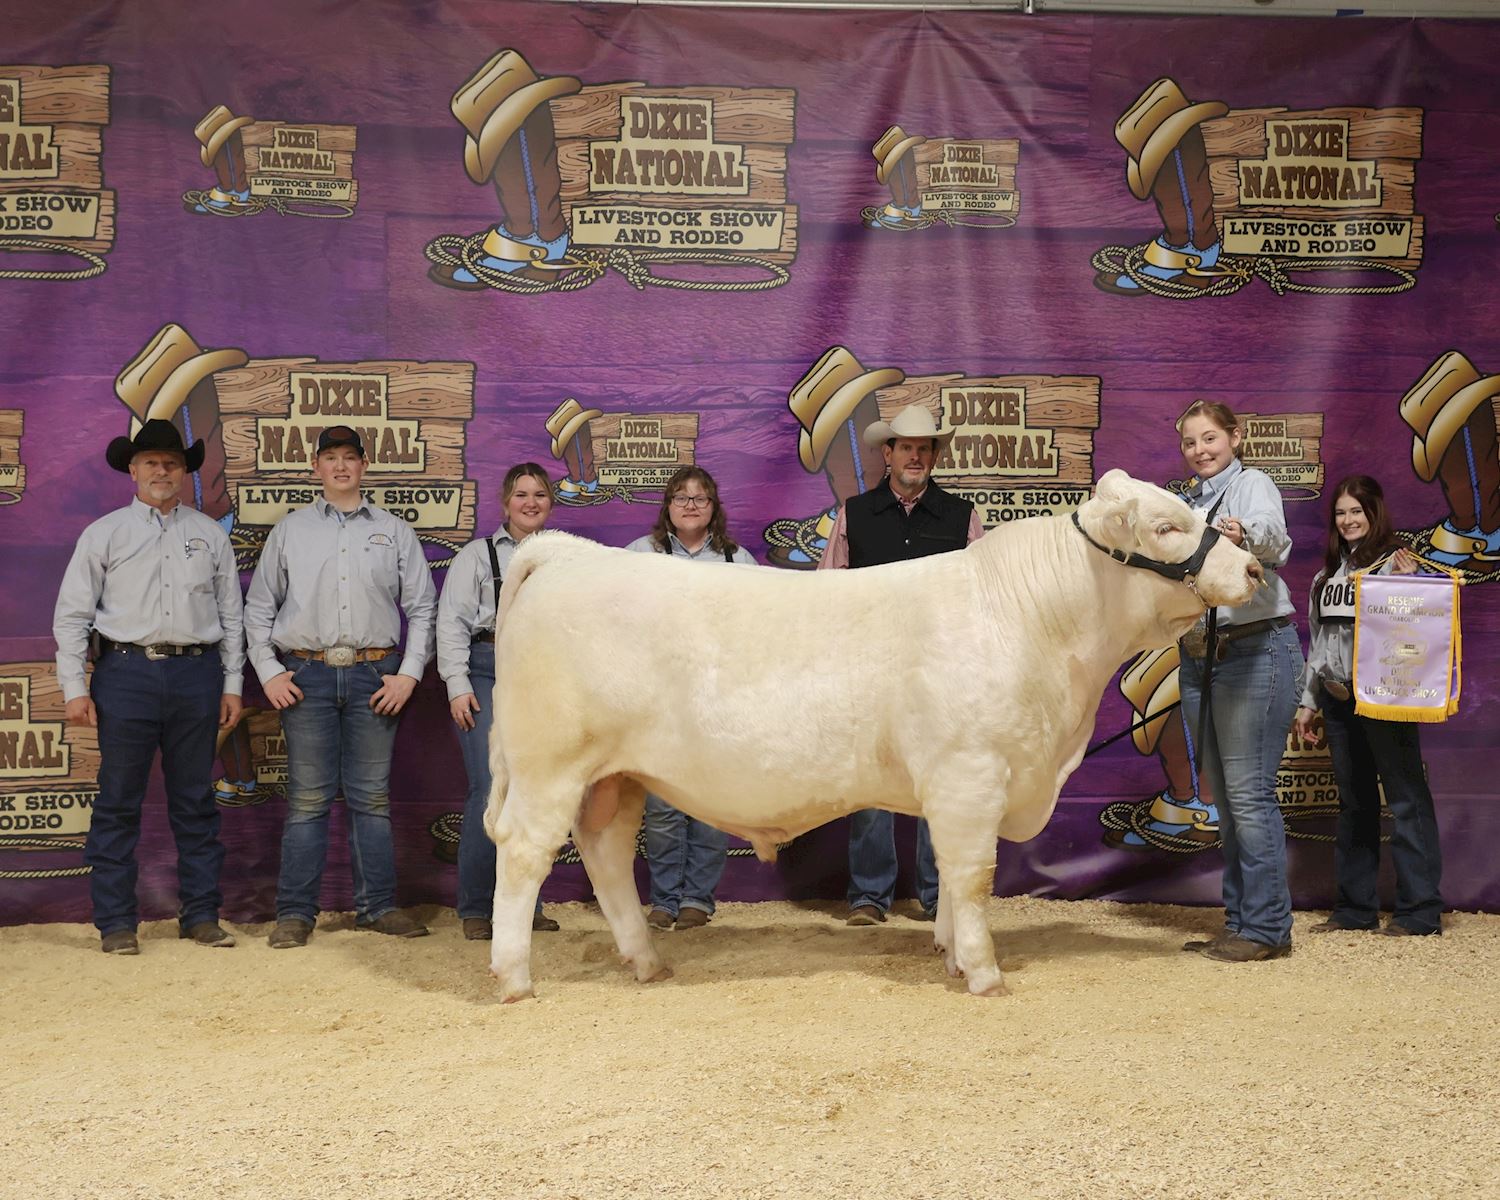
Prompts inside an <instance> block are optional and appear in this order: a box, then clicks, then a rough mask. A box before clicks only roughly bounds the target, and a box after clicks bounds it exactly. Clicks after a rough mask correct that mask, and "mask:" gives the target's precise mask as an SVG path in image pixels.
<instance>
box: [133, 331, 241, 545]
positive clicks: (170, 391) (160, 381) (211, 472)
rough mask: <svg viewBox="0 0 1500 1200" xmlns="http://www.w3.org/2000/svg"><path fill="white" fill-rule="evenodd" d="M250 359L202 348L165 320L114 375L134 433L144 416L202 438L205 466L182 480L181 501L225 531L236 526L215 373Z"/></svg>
mask: <svg viewBox="0 0 1500 1200" xmlns="http://www.w3.org/2000/svg"><path fill="white" fill-rule="evenodd" d="M249 361H250V360H249V356H248V355H246V353H245V352H244V351H243V350H235V349H228V350H204V349H203V348H202V347H200V346H199V345H198V343H197V342H195V341H194V340H193V338H192V335H191V334H189V333H188V331H187V330H186V329H184V328H183V327H182V326H181V325H174V324H170V323H169V324H166V325H163V326H162V327H161V329H160V330H158V331H157V334H156V336H155V337H154V338H152V339H151V341H150V342H148V343H147V344H146V346H145V348H144V349H142V350H141V352H140V353H139V354H137V355H136V356H135V358H133V359H132V360H131V361H130V362H129V363H127V364H126V365H125V368H124V369H123V370H122V371H121V372H120V375H119V377H118V378H117V379H116V380H115V395H117V396H118V397H119V398H120V400H121V402H122V403H123V404H124V405H125V407H126V408H128V409H129V410H130V412H131V418H132V419H131V423H130V432H131V435H132V436H134V434H135V433H136V431H137V430H139V429H140V427H141V426H142V425H144V424H145V423H146V422H147V421H151V420H158V419H159V420H164V421H171V422H172V424H173V425H175V426H176V427H177V428H178V430H179V431H180V432H181V433H182V440H183V444H184V445H188V446H191V445H192V444H193V442H194V441H196V440H198V439H200V438H201V439H202V441H203V445H204V457H203V466H202V467H200V468H199V469H198V471H196V472H195V473H193V474H190V475H188V476H187V477H186V478H185V479H184V480H183V481H182V502H183V503H184V504H190V505H192V506H193V507H194V508H196V509H198V510H199V511H200V512H201V513H203V515H204V516H206V517H212V518H213V519H214V520H215V521H218V522H219V524H221V525H222V526H223V527H224V531H225V532H226V533H228V532H230V531H231V530H232V529H233V527H234V509H233V506H232V504H231V502H230V495H229V484H228V481H227V479H226V478H225V467H226V465H227V462H228V460H227V458H226V455H225V452H224V427H223V424H222V422H221V421H220V417H219V393H218V390H217V388H215V386H214V381H213V374H214V372H215V371H222V370H225V369H227V368H230V367H242V366H244V365H245V364H246V363H247V362H249Z"/></svg>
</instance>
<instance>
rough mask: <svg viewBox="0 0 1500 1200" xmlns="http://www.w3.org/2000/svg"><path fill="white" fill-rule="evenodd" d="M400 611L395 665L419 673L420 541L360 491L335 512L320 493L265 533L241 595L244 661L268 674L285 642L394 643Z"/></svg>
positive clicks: (428, 603)
mask: <svg viewBox="0 0 1500 1200" xmlns="http://www.w3.org/2000/svg"><path fill="white" fill-rule="evenodd" d="M398 606H399V607H398ZM402 612H404V613H405V614H406V652H405V654H404V655H403V656H402V659H401V668H400V670H401V674H403V675H410V676H411V677H412V678H413V679H421V678H422V672H423V670H424V669H425V668H426V666H427V662H428V660H429V659H430V658H431V657H432V638H433V632H432V631H433V623H434V620H435V618H436V616H437V589H436V588H434V587H433V585H432V572H431V571H430V570H428V567H427V558H426V556H425V555H424V554H423V553H422V544H421V543H420V542H419V541H417V535H416V534H415V533H413V532H412V530H411V526H410V525H408V524H407V523H406V522H405V521H403V520H401V519H400V518H399V517H397V516H395V515H394V514H392V513H389V512H387V511H386V510H385V509H383V508H381V507H380V506H379V505H376V504H371V503H370V502H369V501H368V500H363V499H362V500H361V501H360V504H359V507H358V508H356V509H354V511H353V512H350V513H341V512H340V511H339V510H338V509H336V508H335V507H334V506H333V505H332V504H330V503H329V502H328V500H327V499H326V498H325V497H322V496H320V497H318V498H317V499H316V500H314V501H313V502H312V503H311V504H309V505H308V506H307V507H306V508H300V509H298V510H297V511H296V512H292V513H288V514H287V515H286V516H285V517H283V518H282V519H281V521H280V522H279V523H278V524H277V526H276V527H275V528H274V529H272V530H271V536H270V537H268V538H267V539H266V545H265V549H264V550H262V551H261V555H260V564H259V565H258V566H257V567H256V568H255V576H254V578H253V579H251V581H250V591H249V593H248V594H247V595H246V597H245V634H246V637H247V638H248V640H249V643H250V651H249V652H250V663H251V665H252V666H253V667H254V668H255V673H256V674H257V675H259V676H260V681H261V682H262V683H265V682H266V681H267V680H270V679H274V678H275V677H276V676H278V675H280V674H281V673H282V672H283V671H285V670H286V667H285V666H283V665H282V663H281V660H280V659H279V658H278V657H277V655H278V653H285V652H286V651H288V650H327V649H329V648H330V647H332V646H353V647H355V648H356V649H370V648H373V647H377V646H394V645H396V644H397V643H398V642H399V641H400V640H401V613H402Z"/></svg>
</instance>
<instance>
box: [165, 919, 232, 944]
mask: <svg viewBox="0 0 1500 1200" xmlns="http://www.w3.org/2000/svg"><path fill="white" fill-rule="evenodd" d="M177 936H178V937H179V938H186V939H187V940H188V941H191V942H192V943H193V945H195V946H214V947H216V948H218V949H220V950H228V949H229V948H230V947H231V946H233V945H234V934H232V933H230V932H229V930H227V929H225V928H224V927H223V926H222V925H220V924H219V923H218V922H217V921H195V922H194V923H193V924H191V925H189V926H188V927H187V928H186V929H179V930H178V931H177Z"/></svg>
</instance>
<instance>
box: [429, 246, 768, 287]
mask: <svg viewBox="0 0 1500 1200" xmlns="http://www.w3.org/2000/svg"><path fill="white" fill-rule="evenodd" d="M488 236H489V231H488V230H485V231H484V232H481V233H475V234H470V235H469V236H467V237H464V236H461V235H459V234H441V235H439V236H438V237H435V238H433V239H432V241H430V242H428V243H427V246H426V249H425V250H424V253H425V254H426V255H427V259H428V261H429V262H432V263H435V264H436V265H437V266H440V267H462V268H463V269H464V270H465V271H467V272H469V274H471V275H473V276H474V278H475V279H478V280H479V281H480V282H482V283H484V284H486V285H487V286H489V287H491V288H494V289H495V290H496V291H501V292H514V293H517V294H519V295H526V296H532V295H540V294H542V293H545V292H576V291H580V290H582V289H583V288H586V287H588V286H589V285H590V284H592V283H597V282H598V281H599V280H600V279H602V278H604V276H605V275H606V274H608V273H609V272H610V271H618V272H619V273H620V274H621V275H623V276H625V279H626V281H627V282H629V284H630V286H631V287H633V288H635V289H636V291H638V292H643V291H645V290H646V288H648V287H661V288H676V289H679V290H681V291H689V292H763V291H767V290H768V289H770V288H778V287H780V286H781V285H782V284H784V283H786V282H787V281H788V280H789V279H790V278H791V274H790V272H788V271H787V269H786V268H785V267H783V266H782V265H781V264H780V263H774V262H771V261H769V260H768V259H764V258H756V257H753V256H751V255H748V254H735V253H731V252H729V251H724V250H626V249H624V248H622V247H614V248H611V249H600V250H589V249H578V248H574V249H573V250H570V251H569V252H568V255H567V257H566V258H565V259H563V261H562V262H561V263H549V264H547V265H546V270H548V271H549V272H550V273H552V274H554V275H556V278H555V279H528V278H526V277H524V276H521V275H519V274H515V273H510V272H506V271H497V270H495V269H494V268H493V267H487V266H485V265H484V264H483V263H482V262H481V261H480V259H482V258H484V257H486V255H485V253H484V241H485V239H486V238H487V237H488ZM684 263H688V264H692V263H696V264H703V265H708V266H716V267H750V268H754V269H756V270H762V271H766V272H768V273H769V276H770V277H769V278H766V279H740V280H729V281H725V282H715V281H713V280H708V279H676V278H673V277H672V276H669V275H658V274H656V273H655V272H654V271H652V269H651V268H652V267H653V266H665V265H667V264H684Z"/></svg>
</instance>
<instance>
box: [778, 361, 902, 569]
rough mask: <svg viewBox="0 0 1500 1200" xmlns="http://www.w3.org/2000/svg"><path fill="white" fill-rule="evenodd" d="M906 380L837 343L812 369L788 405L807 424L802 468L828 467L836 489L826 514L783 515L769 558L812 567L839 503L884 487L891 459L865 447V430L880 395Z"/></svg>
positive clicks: (800, 444) (800, 449)
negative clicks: (863, 361) (876, 367)
mask: <svg viewBox="0 0 1500 1200" xmlns="http://www.w3.org/2000/svg"><path fill="white" fill-rule="evenodd" d="M905 378H906V374H905V372H903V371H900V370H897V369H896V368H894V367H887V368H884V369H882V370H878V371H867V370H865V368H864V367H863V366H862V365H861V364H860V362H859V360H858V359H857V358H855V357H854V355H853V354H852V353H850V352H849V350H847V349H846V348H845V347H843V346H834V347H833V348H832V349H830V350H829V351H828V352H827V353H826V354H824V355H823V357H822V358H820V359H818V361H817V362H816V363H814V364H813V365H812V367H811V368H810V369H809V370H808V372H807V374H806V375H804V376H803V377H802V378H801V379H800V380H798V381H797V386H796V387H794V388H793V389H792V391H791V394H790V395H789V396H788V397H787V407H788V408H790V409H791V411H792V415H793V416H795V417H796V418H797V423H798V424H799V425H801V426H802V428H801V430H800V431H799V432H798V434H797V457H798V459H799V461H800V462H801V463H802V469H803V470H804V471H806V472H808V473H809V474H812V475H815V474H817V473H818V472H819V471H822V472H823V474H824V475H825V476H827V479H828V486H829V489H830V490H831V491H832V493H833V503H832V504H831V505H830V506H829V507H828V508H827V509H825V510H824V511H823V512H821V513H818V514H816V515H815V516H811V517H806V518H803V519H801V520H792V519H782V520H780V521H775V522H773V523H772V525H771V526H770V528H769V530H768V534H769V533H770V531H771V530H775V531H776V533H775V535H774V538H775V540H774V541H773V542H772V544H771V548H770V551H769V554H768V558H769V559H770V561H771V563H772V564H773V565H775V566H778V567H791V568H793V569H796V570H812V569H813V568H815V567H816V566H817V565H818V560H819V559H820V558H821V557H822V554H823V550H824V549H825V548H826V547H827V545H828V538H829V535H830V534H831V533H832V532H833V525H834V522H835V521H836V520H837V519H838V514H839V505H841V504H843V502H844V501H845V500H848V499H849V498H850V497H851V496H858V495H860V494H862V493H864V492H867V491H869V490H870V489H871V488H872V487H875V486H876V485H878V484H879V483H880V481H881V479H882V478H884V476H885V461H884V460H883V459H882V458H881V456H880V455H879V454H872V453H871V452H870V451H869V450H867V449H866V448H865V445H864V443H863V441H861V439H860V434H861V431H862V430H863V429H865V428H866V427H867V426H869V425H870V424H872V423H873V422H875V421H878V420H879V419H880V409H879V407H878V406H877V404H876V403H875V393H876V392H877V391H879V390H880V389H881V388H883V387H893V386H895V385H896V384H898V383H900V382H901V381H902V380H903V379H905Z"/></svg>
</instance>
